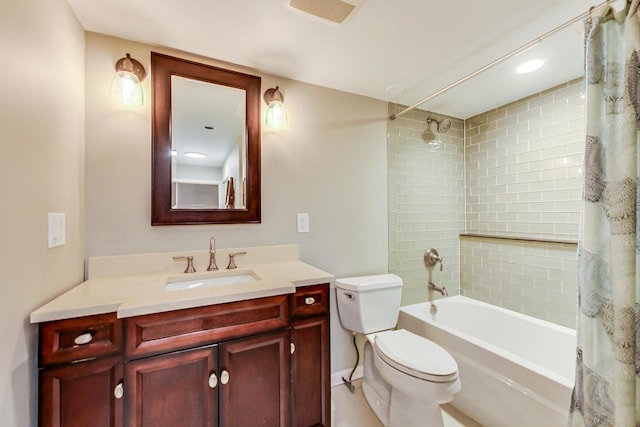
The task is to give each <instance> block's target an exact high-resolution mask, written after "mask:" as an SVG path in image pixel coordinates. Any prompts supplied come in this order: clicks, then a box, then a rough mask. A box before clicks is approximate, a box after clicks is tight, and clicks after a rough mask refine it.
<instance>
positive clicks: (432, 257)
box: [424, 249, 444, 271]
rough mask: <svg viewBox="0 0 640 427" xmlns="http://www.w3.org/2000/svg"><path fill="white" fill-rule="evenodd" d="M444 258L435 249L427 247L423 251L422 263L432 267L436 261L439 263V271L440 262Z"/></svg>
mask: <svg viewBox="0 0 640 427" xmlns="http://www.w3.org/2000/svg"><path fill="white" fill-rule="evenodd" d="M443 261H444V258H442V257H441V256H440V254H438V251H436V250H435V249H429V250H428V251H426V252H425V253H424V265H425V267H428V268H432V267H435V265H436V264H437V263H440V271H442V262H443Z"/></svg>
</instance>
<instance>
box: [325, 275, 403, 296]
mask: <svg viewBox="0 0 640 427" xmlns="http://www.w3.org/2000/svg"><path fill="white" fill-rule="evenodd" d="M401 286H402V279H401V278H400V277H399V276H396V275H395V274H375V275H372V276H358V277H345V278H342V279H336V288H340V289H345V290H348V291H353V292H366V291H373V290H376V289H382V288H398V287H401Z"/></svg>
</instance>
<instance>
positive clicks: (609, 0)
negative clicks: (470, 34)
mask: <svg viewBox="0 0 640 427" xmlns="http://www.w3.org/2000/svg"><path fill="white" fill-rule="evenodd" d="M614 1H615V0H606V1H604V2H602V3H600V4H599V5H597V6H593V7H591V8H590V9H589V10H588V11H586V12H584V13H582V14H580V15H579V16H576V17H575V18H573V19H571V20H569V21H567V22H565V23H564V24H562V25H559V26H557V27H555V28H554V29H553V30H551V31H548V32H546V33H544V34H543V35H541V36H539V37H536V38H535V39H533V40H531V41H530V42H529V43H526V44H524V45H522V46H520V47H519V48H517V49H514V50H512V51H511V52H509V53H507V54H506V55H503V56H501V57H500V58H498V59H496V60H494V61H492V62H490V63H488V64H487V65H485V66H484V67H482V68H479V69H477V70H476V71H474V72H473V73H471V74H469V75H466V76H464V77H462V78H461V79H459V80H456V81H455V82H453V83H451V84H450V85H448V86H445V87H444V88H442V89H440V90H439V91H437V92H435V93H432V94H431V95H429V96H427V97H426V98H423V99H421V100H420V101H418V102H416V103H415V104H413V105H412V106H410V107H407V108H405V109H404V110H402V111H400V112H399V113H395V114H392V115H391V116H389V118H390V119H391V120H395V119H396V118H398V117H400V116H402V115H403V114H406V113H408V112H409V111H412V110H415V109H416V107H418V106H420V105H422V104H424V103H425V102H427V101H430V100H432V99H433V98H435V97H436V96H438V95H442V94H443V93H445V92H446V91H448V90H449V89H453V88H454V87H456V86H458V85H459V84H461V83H464V82H466V81H467V80H469V79H470V78H472V77H475V76H477V75H478V74H480V73H482V72H483V71H486V70H488V69H489V68H491V67H493V66H494V65H497V64H499V63H500V62H502V61H504V60H506V59H509V58H511V57H512V56H515V55H517V54H519V53H521V52H524V51H525V50H527V49H529V48H531V47H533V46H535V45H537V44H538V43H540V42H542V40H544V39H546V38H547V37H549V36H551V35H553V34H555V33H557V32H558V31H560V30H563V29H565V28H567V27H568V26H570V25H573V24H575V23H576V22H578V21H580V20H582V19H584V18H586V17H588V16H589V15H590V14H591V11H592V10H593V9H598V8H601V7H602V6H605V5H606V4H608V3H612V2H614Z"/></svg>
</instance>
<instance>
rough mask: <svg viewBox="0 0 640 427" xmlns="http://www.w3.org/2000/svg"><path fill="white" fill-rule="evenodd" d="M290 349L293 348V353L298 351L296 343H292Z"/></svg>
mask: <svg viewBox="0 0 640 427" xmlns="http://www.w3.org/2000/svg"><path fill="white" fill-rule="evenodd" d="M290 349H291V354H293V353H295V352H296V345H295V344H294V343H291V346H290Z"/></svg>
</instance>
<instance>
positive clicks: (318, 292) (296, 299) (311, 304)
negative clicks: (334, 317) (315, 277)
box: [291, 283, 329, 317]
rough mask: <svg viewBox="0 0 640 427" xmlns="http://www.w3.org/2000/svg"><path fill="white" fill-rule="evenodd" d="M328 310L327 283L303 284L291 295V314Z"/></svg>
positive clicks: (306, 314) (317, 312) (319, 312)
mask: <svg viewBox="0 0 640 427" xmlns="http://www.w3.org/2000/svg"><path fill="white" fill-rule="evenodd" d="M328 312H329V284H328V283H323V284H321V285H313V286H303V287H300V288H298V289H296V293H295V294H293V295H291V315H292V316H294V317H295V316H309V315H314V314H322V313H328Z"/></svg>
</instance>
